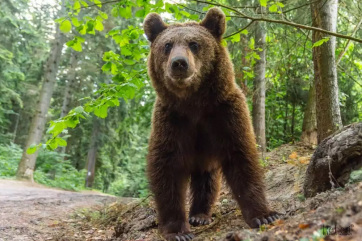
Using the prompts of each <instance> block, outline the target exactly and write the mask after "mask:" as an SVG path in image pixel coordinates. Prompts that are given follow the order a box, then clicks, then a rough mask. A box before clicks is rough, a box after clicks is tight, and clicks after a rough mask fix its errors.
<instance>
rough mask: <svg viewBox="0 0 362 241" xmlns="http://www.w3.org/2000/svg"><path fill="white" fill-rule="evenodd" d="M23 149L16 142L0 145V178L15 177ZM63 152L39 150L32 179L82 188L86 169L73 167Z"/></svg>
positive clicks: (72, 187)
mask: <svg viewBox="0 0 362 241" xmlns="http://www.w3.org/2000/svg"><path fill="white" fill-rule="evenodd" d="M22 153H23V150H22V148H21V147H20V146H18V145H16V144H13V143H11V144H8V145H0V178H15V176H16V170H17V168H18V163H19V161H20V159H21V155H22ZM63 157H64V155H63V154H60V153H58V152H55V151H49V150H41V151H40V152H39V155H38V158H37V165H36V169H35V172H34V181H35V182H37V183H40V184H44V185H46V186H50V187H57V188H62V189H66V190H73V191H79V190H81V189H83V188H84V178H85V175H86V170H77V169H75V168H74V167H73V166H72V165H71V163H70V161H68V160H63V159H64V158H63Z"/></svg>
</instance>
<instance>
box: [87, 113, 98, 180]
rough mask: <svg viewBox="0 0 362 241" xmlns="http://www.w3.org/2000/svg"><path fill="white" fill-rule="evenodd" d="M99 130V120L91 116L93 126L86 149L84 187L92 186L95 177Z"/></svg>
mask: <svg viewBox="0 0 362 241" xmlns="http://www.w3.org/2000/svg"><path fill="white" fill-rule="evenodd" d="M99 131H100V123H99V120H98V119H97V118H96V117H94V118H93V128H92V136H91V142H90V145H89V150H88V158H87V176H86V179H85V187H92V186H93V182H94V177H95V167H96V160H97V149H98V135H99Z"/></svg>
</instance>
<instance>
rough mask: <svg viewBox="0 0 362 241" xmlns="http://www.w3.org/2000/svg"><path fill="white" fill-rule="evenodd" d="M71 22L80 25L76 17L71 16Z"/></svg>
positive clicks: (76, 25)
mask: <svg viewBox="0 0 362 241" xmlns="http://www.w3.org/2000/svg"><path fill="white" fill-rule="evenodd" d="M71 19H72V23H73V25H74V26H75V27H79V26H80V22H79V21H78V18H75V17H72V18H71Z"/></svg>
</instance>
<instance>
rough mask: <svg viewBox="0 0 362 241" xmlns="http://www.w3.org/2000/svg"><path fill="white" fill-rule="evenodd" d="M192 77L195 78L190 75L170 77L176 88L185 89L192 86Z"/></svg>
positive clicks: (193, 75)
mask: <svg viewBox="0 0 362 241" xmlns="http://www.w3.org/2000/svg"><path fill="white" fill-rule="evenodd" d="M194 77H195V74H191V75H190V76H188V77H184V76H177V75H176V76H175V75H174V76H171V81H172V83H173V84H174V85H176V86H177V87H178V88H186V87H188V86H190V85H192V82H193V79H194Z"/></svg>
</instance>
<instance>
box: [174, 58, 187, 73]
mask: <svg viewBox="0 0 362 241" xmlns="http://www.w3.org/2000/svg"><path fill="white" fill-rule="evenodd" d="M171 68H172V70H174V71H185V70H187V69H188V68H189V62H188V60H187V59H186V58H185V57H182V56H177V57H174V58H172V60H171Z"/></svg>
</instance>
